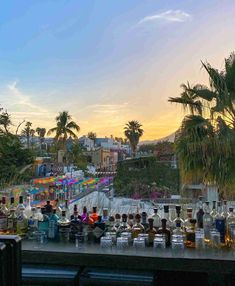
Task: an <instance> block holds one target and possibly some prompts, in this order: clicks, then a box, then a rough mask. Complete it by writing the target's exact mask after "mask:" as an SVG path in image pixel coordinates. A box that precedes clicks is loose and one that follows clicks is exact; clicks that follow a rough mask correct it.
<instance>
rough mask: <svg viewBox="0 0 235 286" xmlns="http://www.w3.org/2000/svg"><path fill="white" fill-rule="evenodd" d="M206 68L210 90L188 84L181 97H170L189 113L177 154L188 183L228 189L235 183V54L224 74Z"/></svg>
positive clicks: (204, 65)
mask: <svg viewBox="0 0 235 286" xmlns="http://www.w3.org/2000/svg"><path fill="white" fill-rule="evenodd" d="M202 66H203V68H204V69H205V70H206V72H207V73H208V75H209V87H207V86H205V85H201V84H196V85H194V86H190V85H189V83H187V85H182V87H183V92H182V94H181V96H180V97H171V98H169V101H170V102H174V103H179V104H182V105H183V107H184V109H188V111H189V114H188V115H187V116H186V117H185V118H184V120H183V122H182V125H181V129H180V130H179V132H178V136H177V139H176V152H177V154H178V157H179V162H180V168H181V174H182V176H183V179H184V180H185V181H186V182H187V181H188V182H193V181H194V182H195V181H197V182H203V183H206V184H207V183H209V184H211V183H212V184H217V185H218V186H219V187H220V188H221V189H224V190H226V189H230V188H231V186H232V185H234V183H235V175H234V174H235V148H234V146H235V54H234V53H232V54H231V55H230V56H229V58H228V59H225V68H224V70H222V71H218V70H217V69H215V68H212V67H211V65H210V64H209V63H202Z"/></svg>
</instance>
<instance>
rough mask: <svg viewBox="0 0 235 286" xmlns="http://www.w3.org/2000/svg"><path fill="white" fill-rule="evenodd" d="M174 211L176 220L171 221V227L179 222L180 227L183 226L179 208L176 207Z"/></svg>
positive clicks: (178, 206)
mask: <svg viewBox="0 0 235 286" xmlns="http://www.w3.org/2000/svg"><path fill="white" fill-rule="evenodd" d="M175 211H176V218H175V219H174V221H173V225H176V223H177V222H179V221H180V224H181V227H183V226H184V220H183V219H182V217H181V206H180V205H176V206H175Z"/></svg>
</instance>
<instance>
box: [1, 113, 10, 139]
mask: <svg viewBox="0 0 235 286" xmlns="http://www.w3.org/2000/svg"><path fill="white" fill-rule="evenodd" d="M0 112H1V113H0V127H1V128H0V132H1V133H4V132H5V133H9V127H10V126H11V125H12V122H11V116H10V114H9V113H8V112H7V111H6V110H5V111H3V108H0ZM2 128H3V129H2Z"/></svg>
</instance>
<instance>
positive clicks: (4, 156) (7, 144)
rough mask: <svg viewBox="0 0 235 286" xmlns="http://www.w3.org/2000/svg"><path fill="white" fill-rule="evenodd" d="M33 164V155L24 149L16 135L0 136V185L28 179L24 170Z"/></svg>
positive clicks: (29, 175)
mask: <svg viewBox="0 0 235 286" xmlns="http://www.w3.org/2000/svg"><path fill="white" fill-rule="evenodd" d="M32 163H33V154H32V152H31V151H30V150H29V149H24V148H23V146H22V144H21V143H20V140H19V138H18V137H17V136H16V135H12V134H10V133H8V134H3V135H1V136H0V184H1V185H7V184H17V183H21V182H22V181H24V180H28V179H30V177H31V176H32V174H27V172H25V171H24V170H25V169H27V166H30V165H31V164H32Z"/></svg>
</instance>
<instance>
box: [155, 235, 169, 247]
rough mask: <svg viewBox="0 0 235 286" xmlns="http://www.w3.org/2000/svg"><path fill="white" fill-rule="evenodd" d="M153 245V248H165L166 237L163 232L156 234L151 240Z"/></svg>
mask: <svg viewBox="0 0 235 286" xmlns="http://www.w3.org/2000/svg"><path fill="white" fill-rule="evenodd" d="M153 247H154V248H156V249H157V248H159V249H164V248H166V237H165V235H164V234H156V235H155V238H154V240H153Z"/></svg>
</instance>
